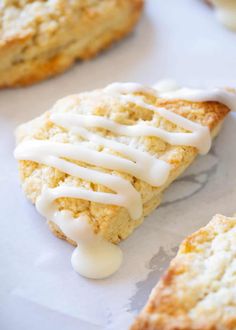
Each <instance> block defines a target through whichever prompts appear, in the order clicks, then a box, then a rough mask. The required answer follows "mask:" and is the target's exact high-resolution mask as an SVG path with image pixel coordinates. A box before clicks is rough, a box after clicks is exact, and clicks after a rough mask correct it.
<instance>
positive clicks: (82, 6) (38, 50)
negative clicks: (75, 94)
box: [0, 0, 143, 88]
mask: <svg viewBox="0 0 236 330" xmlns="http://www.w3.org/2000/svg"><path fill="white" fill-rule="evenodd" d="M142 7H143V0H71V1H69V0H53V1H45V0H36V1H32V0H19V1H17V0H3V1H0V88H1V87H9V86H22V85H28V84H32V83H34V82H37V81H39V80H42V79H45V78H48V77H50V76H52V75H55V74H57V73H60V72H62V71H64V70H66V69H67V68H68V67H70V66H71V65H72V64H73V63H74V61H75V60H77V59H82V60H83V59H88V58H91V57H92V56H94V55H96V54H97V53H98V52H99V51H100V50H102V49H104V48H106V47H108V46H109V45H110V44H111V43H112V42H114V41H116V40H118V39H120V38H122V37H123V36H125V35H126V34H128V33H129V32H130V31H131V30H132V28H133V27H134V25H135V23H136V22H137V20H138V18H139V16H140V14H141V11H142Z"/></svg>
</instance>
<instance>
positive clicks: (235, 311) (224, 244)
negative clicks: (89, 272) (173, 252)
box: [131, 215, 236, 330]
mask: <svg viewBox="0 0 236 330" xmlns="http://www.w3.org/2000/svg"><path fill="white" fill-rule="evenodd" d="M131 329H132V330H233V329H236V217H233V218H227V217H225V216H223V215H216V216H215V217H214V218H213V219H212V220H211V221H210V222H209V224H208V225H207V226H206V227H203V228H201V229H200V230H199V231H197V232H196V233H194V234H192V235H190V236H189V237H187V238H186V239H185V241H184V242H183V243H182V244H181V245H180V248H179V251H178V254H177V256H176V257H175V258H174V259H173V260H172V262H171V264H170V266H169V268H168V270H167V272H166V274H165V275H164V277H163V278H162V279H161V280H160V282H159V283H158V284H157V286H156V287H155V288H154V289H153V291H152V293H151V295H150V298H149V301H148V303H147V305H146V307H145V308H144V310H143V311H142V312H141V314H140V316H139V317H138V318H137V320H136V322H135V324H134V325H133V326H132V327H131Z"/></svg>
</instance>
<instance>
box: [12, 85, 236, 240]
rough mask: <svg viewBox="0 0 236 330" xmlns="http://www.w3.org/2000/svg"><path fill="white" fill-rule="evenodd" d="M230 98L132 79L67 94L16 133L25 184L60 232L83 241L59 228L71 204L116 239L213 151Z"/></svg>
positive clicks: (103, 233) (232, 98) (101, 231)
mask: <svg viewBox="0 0 236 330" xmlns="http://www.w3.org/2000/svg"><path fill="white" fill-rule="evenodd" d="M192 100H194V101H192ZM233 104H236V98H235V94H234V93H231V92H227V91H223V90H222V91H221V90H214V91H211V92H208V91H201V90H191V89H180V90H176V91H173V92H169V93H168V92H167V93H162V94H160V93H159V92H158V91H156V90H154V89H152V88H148V87H143V86H141V85H139V84H134V83H124V84H122V83H115V84H112V85H109V86H108V87H106V88H105V89H103V90H96V91H93V92H88V93H82V94H78V95H71V96H68V97H66V98H64V99H62V100H59V101H58V102H57V103H56V104H55V106H54V107H53V108H52V110H50V111H48V112H46V113H45V114H43V115H42V116H41V117H39V118H37V119H35V120H33V121H31V122H29V123H27V124H25V125H22V126H20V127H19V129H18V131H17V143H18V146H17V148H16V151H15V157H16V158H17V159H18V160H19V170H20V177H21V181H22V186H23V190H24V192H25V194H26V196H27V197H28V198H29V199H30V200H31V201H32V202H33V203H36V207H37V209H38V210H39V212H40V213H41V214H43V215H44V216H45V217H46V218H47V219H48V222H49V226H50V228H51V230H52V231H53V232H54V233H55V234H56V235H57V236H59V237H60V238H64V239H66V240H67V241H69V242H70V243H72V244H75V245H76V244H78V239H77V238H75V236H74V235H73V234H71V230H70V233H69V234H66V233H65V232H68V231H67V229H65V230H63V229H62V227H63V226H64V224H65V223H67V222H66V219H64V220H61V219H60V220H58V219H56V217H57V216H58V210H59V211H60V212H62V211H64V210H68V211H70V212H71V213H70V214H71V215H72V218H71V220H72V219H74V218H76V219H79V218H80V217H83V218H86V222H88V223H89V225H90V227H91V228H92V229H93V232H94V233H96V234H99V236H101V237H103V239H105V240H106V241H108V242H112V243H118V242H119V241H120V240H122V239H125V238H126V237H127V236H129V235H130V234H131V233H132V231H133V230H134V228H136V227H137V226H139V225H140V224H141V223H142V221H143V219H144V216H146V215H148V214H150V212H152V211H153V210H154V209H155V208H156V207H157V206H158V205H159V204H160V202H161V198H162V193H163V191H164V190H165V189H166V188H167V187H168V186H169V184H170V183H171V182H172V181H173V180H175V179H176V178H177V177H178V176H179V175H180V174H181V173H182V172H183V171H184V170H185V169H186V168H187V167H188V166H189V165H190V164H191V163H192V161H193V160H194V158H195V157H196V156H197V154H198V152H201V153H202V154H204V153H206V152H207V151H208V150H209V148H210V145H211V139H212V137H214V136H215V135H216V134H217V133H218V131H219V128H220V126H221V124H222V122H223V120H224V118H225V116H226V115H227V114H228V112H229V108H230V107H232V106H233ZM60 212H59V213H60ZM62 222H63V223H64V224H62ZM72 223H73V221H72ZM79 239H81V237H80V238H79Z"/></svg>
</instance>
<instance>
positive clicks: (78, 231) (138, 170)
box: [15, 83, 235, 278]
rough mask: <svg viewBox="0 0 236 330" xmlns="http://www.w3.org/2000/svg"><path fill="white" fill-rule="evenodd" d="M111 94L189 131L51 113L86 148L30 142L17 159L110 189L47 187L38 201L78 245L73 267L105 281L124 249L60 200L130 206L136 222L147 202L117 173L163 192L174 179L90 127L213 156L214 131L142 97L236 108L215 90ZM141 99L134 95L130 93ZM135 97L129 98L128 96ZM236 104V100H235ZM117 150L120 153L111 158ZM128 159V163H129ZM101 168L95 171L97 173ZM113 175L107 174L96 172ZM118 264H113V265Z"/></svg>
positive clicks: (156, 162) (117, 88)
mask: <svg viewBox="0 0 236 330" xmlns="http://www.w3.org/2000/svg"><path fill="white" fill-rule="evenodd" d="M104 92H105V94H108V95H111V96H112V95H113V96H115V97H118V98H119V100H120V102H122V103H124V104H125V105H126V106H128V105H129V104H135V105H136V106H140V107H142V108H145V109H146V110H149V111H152V112H154V113H158V114H159V115H160V116H162V117H164V118H165V119H167V120H168V121H170V122H172V123H174V124H176V125H177V126H178V127H181V128H183V129H185V130H186V131H187V132H168V131H165V130H163V129H162V128H157V127H154V126H151V125H148V124H146V123H145V122H142V121H139V122H137V124H135V125H121V124H119V123H117V122H115V121H113V120H111V119H109V118H104V117H101V116H95V115H90V114H85V115H84V114H76V113H73V112H55V111H54V112H51V115H50V120H51V121H52V122H53V123H55V124H57V125H59V126H61V127H63V128H64V129H67V130H68V131H69V132H70V134H74V135H76V136H80V137H81V138H82V139H83V141H82V142H81V143H76V144H71V143H61V142H57V141H50V140H26V141H23V142H22V143H20V144H19V145H18V146H17V148H16V150H15V157H16V158H17V159H19V160H31V161H35V162H38V163H41V164H44V165H47V166H50V167H54V168H57V169H58V170H60V171H62V172H64V173H67V174H69V175H71V176H73V177H78V178H80V179H83V180H85V181H88V182H90V181H92V182H93V183H96V184H99V185H102V186H105V187H106V188H109V189H110V190H111V192H109V193H108V192H99V191H93V190H88V189H85V188H81V187H74V186H73V187H72V186H69V185H68V186H66V185H61V186H58V187H56V188H53V189H49V188H46V187H45V188H44V189H43V191H42V193H41V196H40V197H39V198H38V199H37V201H36V207H37V209H38V211H39V212H40V213H41V214H42V215H43V216H45V217H46V218H47V219H48V220H50V221H53V222H54V223H56V224H57V225H58V226H59V227H60V229H61V230H62V232H63V233H65V235H66V236H67V237H69V238H70V239H72V240H74V241H75V242H76V243H77V244H78V248H77V249H76V251H75V252H74V253H73V256H72V265H73V267H74V268H75V270H76V271H78V272H79V273H80V274H81V275H83V276H86V277H90V278H103V277H106V276H109V275H111V274H112V273H113V272H114V271H116V270H117V269H118V268H119V266H120V263H121V260H122V253H121V251H120V249H119V248H118V247H117V246H115V245H114V244H111V243H109V242H107V241H105V240H104V239H102V238H101V237H100V236H99V235H95V234H94V233H93V231H92V227H91V226H90V225H88V221H87V220H86V219H85V218H86V217H85V216H81V217H79V218H78V219H74V218H73V217H72V215H71V214H70V212H68V211H58V209H57V204H56V202H55V201H56V200H57V199H58V198H61V197H67V198H78V199H84V200H89V201H92V202H96V203H102V204H111V205H117V206H122V207H125V208H126V209H127V210H128V212H129V214H130V217H131V218H132V219H134V220H135V219H139V218H140V217H142V212H143V211H142V199H141V195H140V193H139V192H138V191H137V190H136V189H135V188H134V186H133V185H132V183H131V182H130V181H129V180H128V179H124V178H122V177H121V176H119V175H116V174H115V173H114V171H119V172H122V173H125V174H129V175H131V176H132V177H136V178H139V179H140V180H142V181H144V182H147V183H148V184H150V185H152V186H154V187H158V186H161V185H163V184H165V182H166V181H167V180H168V177H169V173H170V170H171V167H170V165H169V164H168V163H167V162H164V161H163V160H161V159H157V158H156V157H155V156H152V155H150V154H148V153H147V152H146V151H141V150H139V149H137V148H135V147H134V146H133V145H132V144H130V145H127V144H124V143H121V142H118V141H114V140H113V139H109V138H105V137H103V136H101V135H100V134H98V133H94V132H92V131H90V130H89V129H90V128H103V129H106V130H108V131H110V132H112V133H114V134H117V135H122V136H128V137H140V136H155V137H158V138H161V139H163V140H164V141H166V142H168V143H169V144H172V145H182V146H192V147H196V148H197V149H198V150H199V152H200V153H203V154H204V153H206V152H208V150H209V148H210V146H211V136H210V132H209V129H208V128H207V127H203V126H201V125H199V124H197V123H195V122H192V121H190V120H188V119H186V118H184V117H182V116H180V115H177V114H175V113H173V112H171V111H169V110H166V109H163V108H158V107H156V106H153V105H151V104H149V103H147V102H145V101H144V98H143V96H142V95H140V94H142V93H145V92H146V93H151V94H153V95H157V96H159V97H166V98H169V99H172V98H178V99H179V98H180V99H186V100H191V101H195V102H198V101H205V100H207V101H209V100H212V101H218V102H221V103H224V104H226V105H227V106H231V105H232V106H233V101H232V100H231V97H230V96H231V95H230V94H231V93H227V92H223V93H222V92H220V91H218V90H217V91H216V90H215V91H213V92H204V91H193V90H187V89H180V90H176V91H172V92H171V93H170V92H169V93H164V92H163V90H162V93H160V91H159V92H158V91H157V90H155V89H153V88H147V87H143V86H141V85H139V84H133V83H127V84H120V83H115V84H112V85H110V86H108V87H107V88H105V89H104ZM132 93H133V94H135V95H130V94H132ZM127 94H129V95H127ZM234 101H235V100H234ZM87 141H89V142H92V143H93V144H96V145H97V146H99V147H102V148H104V149H105V150H103V151H97V150H94V149H92V148H90V147H89V145H88V143H87ZM106 150H112V151H113V152H116V153H117V154H118V155H117V154H115V155H114V154H111V153H108V152H107V151H106ZM120 155H123V156H124V157H125V158H123V157H122V156H120ZM69 159H71V160H74V161H79V162H83V163H87V164H89V165H91V166H93V167H92V168H86V167H84V166H81V165H78V164H75V163H74V162H72V161H69ZM94 166H95V168H94ZM97 166H98V167H100V168H103V169H104V170H110V171H112V172H109V173H107V172H106V171H101V170H98V169H96V167H97ZM111 260H112V262H111Z"/></svg>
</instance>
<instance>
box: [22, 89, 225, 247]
mask: <svg viewBox="0 0 236 330" xmlns="http://www.w3.org/2000/svg"><path fill="white" fill-rule="evenodd" d="M140 96H141V97H143V99H144V100H145V101H146V102H147V103H149V104H152V105H156V106H159V107H164V108H166V109H169V110H170V111H173V112H175V113H177V114H180V115H182V116H183V117H186V118H188V119H190V120H192V121H194V122H198V123H201V124H202V125H205V126H208V127H209V128H210V130H211V132H212V135H215V134H216V133H217V132H218V130H219V127H220V125H221V123H222V121H223V119H224V118H225V116H226V115H227V113H228V112H229V109H228V108H227V107H226V106H224V105H222V104H220V103H217V102H204V103H200V102H199V103H193V102H188V101H182V100H165V99H161V98H158V97H156V96H153V95H151V94H148V93H142V95H140ZM70 111H71V112H75V113H78V114H85V115H86V114H93V115H97V116H104V117H107V118H110V119H112V120H114V121H115V122H117V123H120V124H124V125H126V124H128V125H133V124H136V123H142V122H145V123H146V124H148V125H152V126H154V127H161V128H164V129H166V130H168V131H171V132H180V131H183V129H181V128H179V127H177V126H176V125H174V124H173V123H171V122H169V121H167V120H166V119H164V118H163V117H161V116H160V115H158V114H157V113H154V112H152V111H150V110H146V109H144V108H142V107H140V106H137V105H135V104H133V103H130V102H129V103H127V104H124V103H123V102H121V101H120V98H119V96H116V95H112V96H111V95H108V94H107V93H105V91H104V90H97V91H93V92H89V93H82V94H78V95H72V96H69V97H66V98H64V99H62V100H59V101H58V102H57V103H56V104H55V106H54V107H53V108H52V110H50V111H48V112H46V113H45V114H43V115H42V116H41V117H39V118H37V119H35V120H33V121H31V122H29V123H26V124H24V125H22V126H20V127H19V128H18V130H17V140H18V143H20V142H22V141H24V140H31V139H40V140H50V141H58V142H64V143H72V144H75V143H83V144H84V145H86V147H89V148H92V149H96V150H97V151H100V152H105V153H112V154H115V155H118V156H119V157H124V158H125V156H123V155H121V154H117V153H116V152H115V151H114V150H110V149H109V148H104V147H102V146H99V145H96V144H94V143H92V142H89V141H83V140H82V139H81V138H80V137H79V136H78V135H75V134H74V133H72V132H69V131H67V130H65V129H64V128H62V127H59V126H57V125H55V124H54V123H52V121H51V120H50V114H51V113H52V112H70ZM91 130H93V132H95V133H97V134H100V135H101V136H105V137H106V138H109V139H111V140H114V141H118V142H122V143H125V144H128V145H132V146H135V148H137V149H140V150H142V151H146V152H148V153H150V154H152V155H153V156H155V157H158V158H160V159H162V160H164V161H166V162H168V163H169V164H171V172H170V176H169V179H168V180H167V182H166V184H165V185H163V186H160V187H152V186H151V185H150V184H148V183H146V182H144V181H142V180H140V179H138V178H135V177H133V176H132V175H130V174H126V173H123V172H118V171H114V170H107V169H103V168H100V167H95V166H91V165H89V164H85V163H81V162H78V161H76V162H75V161H74V162H75V163H76V164H79V165H81V166H85V167H87V168H92V169H96V170H98V171H102V172H107V173H112V174H113V175H118V176H121V177H123V178H125V179H126V180H128V181H130V182H131V184H132V185H133V186H134V187H135V189H136V190H137V191H139V192H140V193H141V197H142V202H143V214H142V216H141V218H140V219H138V220H133V219H131V217H130V215H129V213H128V211H127V209H125V208H123V207H120V206H115V205H103V204H99V203H95V202H90V201H86V200H80V199H74V198H60V199H57V203H58V207H59V209H60V210H70V211H71V212H72V213H73V215H74V217H78V216H79V215H81V214H85V215H86V216H87V218H88V219H90V223H91V225H92V226H93V229H94V231H95V232H99V233H100V234H101V235H103V237H104V238H105V239H107V240H108V241H111V242H113V243H118V242H119V241H120V240H122V239H125V238H126V237H128V236H129V235H130V234H131V233H132V231H133V230H134V229H135V228H136V227H137V226H139V225H140V224H141V223H142V221H143V219H144V217H145V216H146V215H148V214H150V213H151V212H152V211H153V210H154V209H155V208H156V207H157V206H158V205H159V204H160V202H161V198H162V192H163V191H164V190H165V189H166V188H167V186H168V185H169V184H170V183H171V182H172V181H173V180H175V179H176V178H177V177H178V176H179V175H180V174H181V173H182V172H183V171H184V170H185V169H186V168H187V167H188V166H189V165H190V164H191V163H192V161H193V160H194V158H195V157H196V156H197V154H198V151H197V150H196V148H194V147H186V146H173V145H170V144H168V143H167V142H164V141H163V140H161V139H160V138H157V137H128V136H120V135H116V134H114V133H112V132H110V131H107V130H105V129H101V128H93V129H91ZM70 161H72V162H73V160H70ZM19 170H20V177H21V181H22V186H23V190H24V192H25V194H26V196H27V197H28V198H29V199H30V200H31V201H32V202H33V203H35V201H36V199H37V197H38V196H39V195H40V194H41V190H42V187H43V185H46V186H48V187H50V188H54V187H58V186H64V185H65V186H67V185H70V186H76V187H82V188H84V189H89V190H93V191H100V192H101V191H102V192H111V191H110V190H109V189H108V188H106V187H104V186H102V185H99V184H95V183H93V182H92V178H91V182H87V181H85V180H81V179H79V178H75V177H72V176H70V175H68V174H65V173H62V172H60V171H59V170H57V169H55V168H52V167H49V166H45V165H42V164H38V163H35V162H32V161H20V162H19ZM50 228H51V229H52V230H53V232H54V233H55V234H56V235H57V236H59V237H61V238H65V239H67V238H66V237H65V236H64V234H63V233H62V232H61V231H60V229H59V228H58V227H57V226H56V225H55V224H54V223H52V222H51V223H50ZM70 242H71V241H70ZM71 243H73V242H71Z"/></svg>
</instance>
